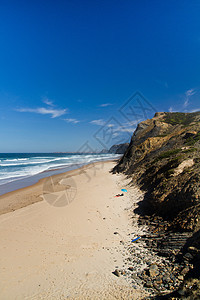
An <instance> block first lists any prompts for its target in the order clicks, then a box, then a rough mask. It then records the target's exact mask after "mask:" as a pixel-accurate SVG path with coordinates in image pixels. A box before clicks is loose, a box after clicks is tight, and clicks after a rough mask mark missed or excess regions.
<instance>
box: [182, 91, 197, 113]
mask: <svg viewBox="0 0 200 300" xmlns="http://www.w3.org/2000/svg"><path fill="white" fill-rule="evenodd" d="M194 94H196V91H195V89H190V90H187V91H186V92H185V100H184V104H183V107H184V108H185V107H187V106H188V105H189V99H190V97H191V96H193V95H194Z"/></svg>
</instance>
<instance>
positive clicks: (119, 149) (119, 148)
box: [101, 143, 129, 154]
mask: <svg viewBox="0 0 200 300" xmlns="http://www.w3.org/2000/svg"><path fill="white" fill-rule="evenodd" d="M128 146H129V144H128V143H124V144H118V145H113V146H112V147H110V149H109V150H107V149H103V150H102V151H101V153H115V154H124V153H125V151H126V150H127V148H128Z"/></svg>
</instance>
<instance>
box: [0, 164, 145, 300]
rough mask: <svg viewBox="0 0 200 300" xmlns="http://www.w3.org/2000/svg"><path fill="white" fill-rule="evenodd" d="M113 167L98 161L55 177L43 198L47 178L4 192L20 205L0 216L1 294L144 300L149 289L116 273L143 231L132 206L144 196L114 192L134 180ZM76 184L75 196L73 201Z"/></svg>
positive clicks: (22, 297) (12, 296)
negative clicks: (113, 171)
mask: <svg viewBox="0 0 200 300" xmlns="http://www.w3.org/2000/svg"><path fill="white" fill-rule="evenodd" d="M113 166H114V163H113V162H103V164H102V162H98V163H94V164H90V165H87V166H83V167H82V168H81V169H77V170H73V171H70V172H67V173H64V174H59V175H55V176H53V177H52V178H53V186H54V190H53V191H52V190H51V186H50V188H49V190H48V189H46V188H45V191H44V193H43V194H42V195H43V197H41V192H43V188H42V187H43V184H44V181H45V180H47V185H45V187H48V184H49V181H48V178H47V179H42V180H41V181H40V182H38V183H37V184H35V185H33V186H31V187H27V188H24V189H22V190H18V191H15V192H11V193H10V194H9V195H8V194H7V195H6V197H5V196H4V198H5V199H7V201H8V199H10V200H11V199H12V200H13V201H15V203H16V201H18V204H19V203H20V205H21V207H18V208H17V207H15V209H13V210H15V211H12V210H11V212H8V213H6V214H5V213H4V214H2V215H1V216H0V238H1V248H0V257H1V258H2V259H1V261H0V265H1V270H2V274H1V282H0V290H1V292H0V297H1V298H2V299H8V300H9V299H13V298H20V299H26V298H28V299H52V298H54V299H66V298H68V299H142V296H144V295H145V294H146V292H145V291H144V290H143V291H142V292H141V290H140V287H139V286H137V287H133V286H132V282H131V281H130V280H128V279H126V277H125V276H122V275H121V276H120V277H117V276H115V275H114V274H113V272H114V270H115V269H116V268H120V269H121V270H122V269H123V268H124V263H125V262H124V260H125V258H126V257H127V258H128V255H129V253H128V250H127V247H128V246H130V243H131V236H132V235H133V232H134V234H138V228H137V227H133V226H132V222H131V217H130V212H132V206H133V204H132V200H133V197H134V199H135V201H138V197H139V196H140V194H137V192H136V191H135V190H134V191H133V194H134V196H131V194H132V192H131V193H126V195H124V197H119V198H116V197H115V195H116V194H118V193H120V191H121V188H125V187H127V184H128V181H127V179H125V176H124V175H122V174H115V175H114V174H111V173H110V170H111V169H112V168H113ZM69 180H72V184H71V183H70V184H71V186H70V184H69ZM74 183H75V185H74V187H76V195H75V197H72V196H70V197H71V198H70V199H67V196H69V194H68V192H69V191H70V190H71V187H72V185H73V184H74ZM128 189H129V190H130V191H131V188H130V187H129V188H128ZM72 191H73V190H72ZM70 195H71V194H70ZM63 196H65V197H64V198H63ZM44 197H45V200H46V201H45V200H44ZM52 197H53V198H52ZM54 197H55V198H56V201H54V200H55V198H54ZM0 199H1V201H0V202H1V203H2V197H1V198H0ZM38 199H39V200H38ZM52 199H53V202H52ZM63 199H64V200H63ZM42 200H44V201H42ZM57 200H59V201H60V200H61V202H59V201H57ZM23 201H24V202H23ZM27 201H28V204H27ZM63 201H64V202H63ZM25 202H26V203H25ZM58 202H59V203H58ZM57 203H58V204H62V205H60V206H59V205H58V206H57V205H56V204H57ZM10 204H11V203H10ZM22 204H23V206H22ZM25 204H26V205H25ZM29 204H32V205H29ZM50 204H53V205H50ZM13 208H14V207H13ZM19 208H20V209H19ZM141 295H142V296H141Z"/></svg>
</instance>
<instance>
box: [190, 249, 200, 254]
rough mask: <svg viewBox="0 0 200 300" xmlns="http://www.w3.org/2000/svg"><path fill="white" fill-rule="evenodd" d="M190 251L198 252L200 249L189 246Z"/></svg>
mask: <svg viewBox="0 0 200 300" xmlns="http://www.w3.org/2000/svg"><path fill="white" fill-rule="evenodd" d="M188 252H191V253H192V254H197V253H198V252H199V250H198V249H197V248H195V247H188Z"/></svg>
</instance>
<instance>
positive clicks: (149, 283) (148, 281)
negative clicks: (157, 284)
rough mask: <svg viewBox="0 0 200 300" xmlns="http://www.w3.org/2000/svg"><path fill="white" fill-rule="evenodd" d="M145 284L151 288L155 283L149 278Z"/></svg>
mask: <svg viewBox="0 0 200 300" xmlns="http://www.w3.org/2000/svg"><path fill="white" fill-rule="evenodd" d="M144 286H145V287H147V288H151V287H153V283H152V282H151V281H150V280H147V282H145V285H144Z"/></svg>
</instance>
